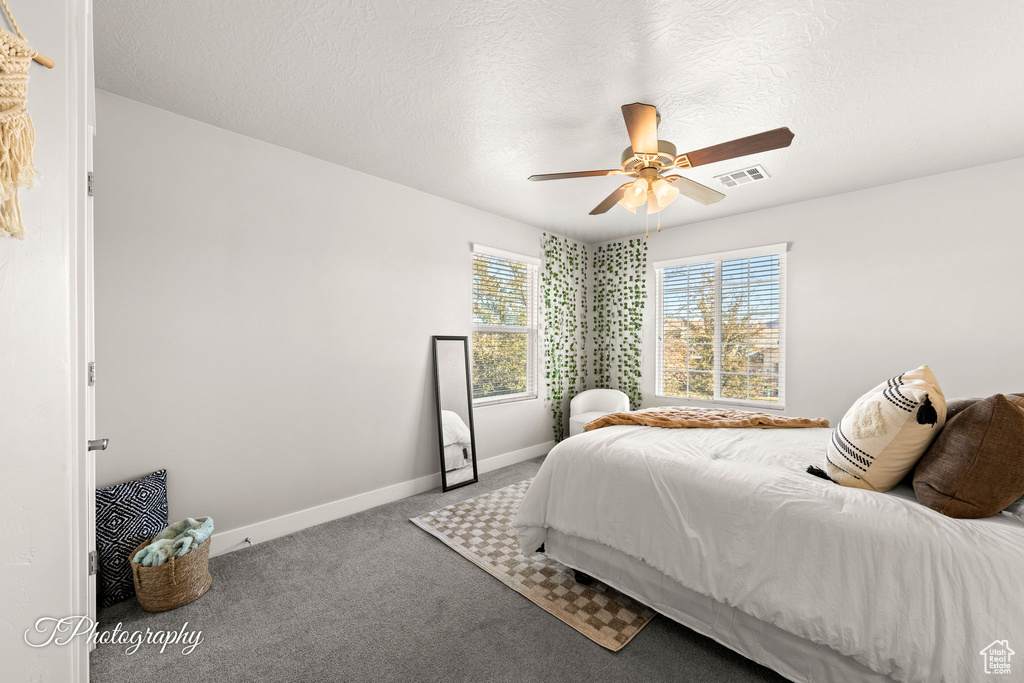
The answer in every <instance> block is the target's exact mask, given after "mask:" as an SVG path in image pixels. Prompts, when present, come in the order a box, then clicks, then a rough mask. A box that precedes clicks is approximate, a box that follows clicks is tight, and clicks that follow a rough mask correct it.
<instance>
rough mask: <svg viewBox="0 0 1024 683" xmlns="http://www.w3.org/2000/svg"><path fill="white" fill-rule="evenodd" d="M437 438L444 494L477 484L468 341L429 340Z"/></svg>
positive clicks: (446, 338) (461, 338) (459, 339)
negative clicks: (435, 397) (435, 395)
mask: <svg viewBox="0 0 1024 683" xmlns="http://www.w3.org/2000/svg"><path fill="white" fill-rule="evenodd" d="M430 340H431V343H432V345H433V347H434V388H435V389H436V392H437V435H438V440H439V443H440V448H441V486H442V487H443V489H444V490H445V491H450V490H452V489H456V488H458V487H460V486H465V485H467V484H472V483H473V482H475V481H477V471H476V436H475V433H474V431H473V388H472V385H471V384H470V378H469V338H468V337H445V336H436V335H435V336H433V337H431V338H430Z"/></svg>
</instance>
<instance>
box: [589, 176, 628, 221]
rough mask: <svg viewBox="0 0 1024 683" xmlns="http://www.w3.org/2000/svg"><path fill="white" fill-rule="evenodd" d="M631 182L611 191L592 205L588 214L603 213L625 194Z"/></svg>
mask: <svg viewBox="0 0 1024 683" xmlns="http://www.w3.org/2000/svg"><path fill="white" fill-rule="evenodd" d="M631 184H632V183H626V184H625V185H623V186H622V187H620V188H619V189H617V190H615V192H612V193H611V194H610V195H608V196H607V197H605V198H604V201H603V202H601V203H600V204H598V205H597V206H595V207H594V210H593V211H591V212H590V215H591V216H597V215H598V214H602V213H605V212H606V211H607V210H608V209H610V208H612V207H613V206H615V205H616V204H618V203H619V200H620V199H622V196H623V195H624V194H626V188H627V187H629V186H630V185H631Z"/></svg>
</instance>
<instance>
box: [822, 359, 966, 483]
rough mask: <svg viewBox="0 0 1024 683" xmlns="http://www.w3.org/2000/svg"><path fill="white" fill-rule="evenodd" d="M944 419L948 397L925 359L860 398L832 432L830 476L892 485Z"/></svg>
mask: <svg viewBox="0 0 1024 683" xmlns="http://www.w3.org/2000/svg"><path fill="white" fill-rule="evenodd" d="M945 422H946V398H945V397H944V396H943V395H942V390H941V389H940V388H939V383H938V382H937V381H935V375H933V374H932V371H931V369H930V368H929V367H928V366H927V365H923V366H921V367H919V368H918V369H916V370H911V371H909V372H905V373H903V374H902V375H898V376H896V377H893V378H892V379H890V380H887V381H885V382H883V383H882V384H879V385H878V386H877V387H875V388H874V389H872V390H871V391H869V392H868V393H866V394H864V395H863V396H861V397H860V398H859V399H857V402H856V403H854V404H853V407H852V408H850V410H848V411H847V413H846V415H844V416H843V419H842V421H841V422H840V423H839V426H838V427H837V428H836V429H835V431H834V432H832V440H831V442H830V443H829V445H828V454H827V463H826V467H827V470H828V475H829V478H831V479H832V481H834V482H836V483H837V484H842V485H843V486H852V487H855V488H861V489H868V490H871V491H888V490H889V489H891V488H892V487H893V486H895V485H896V484H898V483H900V480H901V479H903V477H905V476H906V475H907V473H908V472H909V471H910V470H911V469H912V468H913V467H914V464H915V463H917V461H918V460H919V459H920V458H921V456H922V455H924V452H925V451H926V450H927V449H928V446H929V445H931V442H932V440H933V439H934V438H935V437H936V436H937V435H938V433H939V430H940V429H942V425H943V424H945Z"/></svg>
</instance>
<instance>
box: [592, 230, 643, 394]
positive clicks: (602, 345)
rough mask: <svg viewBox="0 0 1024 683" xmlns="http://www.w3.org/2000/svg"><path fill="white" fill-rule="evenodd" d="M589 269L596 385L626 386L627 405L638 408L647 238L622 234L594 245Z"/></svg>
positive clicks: (599, 386) (621, 388)
mask: <svg viewBox="0 0 1024 683" xmlns="http://www.w3.org/2000/svg"><path fill="white" fill-rule="evenodd" d="M593 273H594V291H593V295H592V296H593V302H592V305H591V314H592V318H593V334H594V386H595V387H597V388H598V389H618V390H619V391H622V392H625V394H626V395H627V396H629V405H630V408H632V409H633V410H637V409H638V408H639V407H640V399H641V394H640V342H641V331H642V328H643V318H644V305H645V304H646V302H647V240H645V239H642V238H635V239H629V240H620V241H618V242H611V243H609V244H604V245H601V246H598V247H596V248H594V265H593Z"/></svg>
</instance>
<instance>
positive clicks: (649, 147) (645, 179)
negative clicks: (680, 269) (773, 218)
mask: <svg viewBox="0 0 1024 683" xmlns="http://www.w3.org/2000/svg"><path fill="white" fill-rule="evenodd" d="M622 118H623V119H624V120H625V122H626V132H627V133H628V134H629V142H630V146H629V147H627V148H626V149H625V151H623V152H622V162H621V164H620V166H619V168H617V169H610V170H606V171H574V172H569V173H547V174H542V175H532V176H530V180H561V179H564V178H591V177H598V176H615V175H624V176H628V177H630V178H635V180H633V181H631V182H628V183H626V184H624V185H621V186H619V188H618V189H616V190H615V191H614V192H612V193H611V194H610V195H608V196H607V197H605V199H604V201H602V202H601V203H600V204H598V205H597V206H596V207H594V209H593V211H591V212H590V215H592V216H596V215H598V214H602V213H605V212H607V211H608V210H609V209H611V208H612V207H613V206H615V205H616V204H618V205H619V206H621V207H623V208H624V209H626V210H628V211H630V212H631V213H636V210H637V209H638V208H640V207H641V206H646V207H647V208H646V213H647V214H648V215H650V214H653V213H659V212H661V211H662V210H664V209H665V207H667V206H668V205H670V204H671V203H672V202H674V201H675V199H676V197H678V196H679V195H680V194H683V195H685V196H687V197H689V198H690V199H693V200H694V201H696V202H699V203H701V204H704V205H708V204H714V203H715V202H718V201H721V200H722V199H724V198H725V195H724V194H722V193H721V192H719V191H718V190H713V189H711V188H710V187H706V186H704V185H701V184H700V183H698V182H696V181H694V180H690V179H689V178H686V177H684V176H681V175H662V173H663V172H664V171H669V170H676V169H685V168H694V167H695V166H702V165H704V164H711V163H715V162H717V161H725V160H726V159H735V158H736V157H742V156H747V155H749V154H757V153H759V152H767V151H769V150H773V149H780V148H782V147H788V146H789V145H790V143H791V142H792V141H793V132H792V131H790V130H789V128H785V127H783V128H776V129H775V130H769V131H765V132H764V133H758V134H757V135H750V136H747V137H745V138H739V139H737V140H731V141H729V142H723V143H721V144H719V145H712V146H711V147H705V148H703V149H698V150H695V151H693V152H687V153H686V154H676V146H675V145H674V144H672V143H671V142H668V141H667V140H659V139H658V122H659V121H660V120H661V117H660V116H659V115H658V110H657V109H656V108H655V107H654V106H653V105H650V104H641V103H640V102H634V103H633V104H624V105H622ZM658 229H659V230H660V229H661V221H660V218H659V222H658Z"/></svg>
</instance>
